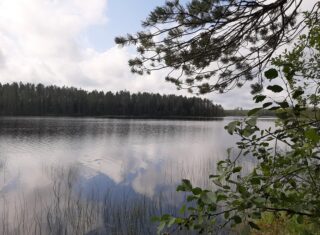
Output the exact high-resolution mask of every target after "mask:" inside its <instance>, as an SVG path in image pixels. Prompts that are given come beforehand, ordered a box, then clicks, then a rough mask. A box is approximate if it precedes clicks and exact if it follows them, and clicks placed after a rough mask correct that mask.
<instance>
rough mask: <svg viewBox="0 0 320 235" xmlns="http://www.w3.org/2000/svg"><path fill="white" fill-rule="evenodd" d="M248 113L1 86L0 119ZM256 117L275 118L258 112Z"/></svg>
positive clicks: (155, 97)
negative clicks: (4, 117)
mask: <svg viewBox="0 0 320 235" xmlns="http://www.w3.org/2000/svg"><path fill="white" fill-rule="evenodd" d="M247 113H248V110H245V109H242V108H236V109H233V110H225V109H224V108H223V107H222V106H221V105H218V104H214V103H213V102H212V101H211V100H208V99H202V98H199V97H185V96H177V95H160V94H154V93H147V92H143V93H141V92H139V93H133V94H131V93H130V92H128V91H119V92H115V93H112V92H110V91H108V92H103V91H97V90H94V91H90V92H89V91H85V90H82V89H78V88H74V87H65V86H63V87H58V86H44V85H43V84H36V85H35V84H31V83H26V84H24V83H21V82H20V83H16V82H14V83H11V84H9V83H7V84H1V83H0V116H6V117H9V116H11V117H39V116H41V117H92V118H117V119H160V120H166V119H167V120H215V119H217V118H221V117H228V116H233V117H237V116H240V117H241V116H246V115H247ZM259 116H267V117H268V116H275V113H274V112H273V111H269V110H261V111H260V113H259Z"/></svg>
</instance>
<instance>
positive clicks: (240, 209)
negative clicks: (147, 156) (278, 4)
mask: <svg viewBox="0 0 320 235" xmlns="http://www.w3.org/2000/svg"><path fill="white" fill-rule="evenodd" d="M317 17H318V16H317V15H315V14H306V21H305V22H306V25H307V26H308V32H307V34H305V35H301V36H300V37H299V40H298V42H297V43H296V44H295V45H294V46H293V49H292V50H290V51H288V50H286V51H285V52H284V53H283V55H281V56H278V57H277V58H274V59H273V60H272V68H270V69H269V70H267V71H266V72H265V73H264V76H265V77H266V79H269V80H270V83H271V85H269V86H267V89H266V90H264V91H261V92H260V93H258V94H256V95H255V96H254V100H255V102H256V103H257V104H260V106H259V107H257V108H255V109H252V110H250V111H249V113H248V117H247V118H246V119H245V120H244V121H233V122H231V123H229V124H228V125H227V126H226V127H225V128H226V130H227V131H228V132H229V133H230V134H232V135H237V136H238V137H239V141H238V142H237V146H238V150H239V151H238V152H239V153H238V154H237V155H235V156H234V155H233V154H232V151H228V153H229V154H228V158H227V159H225V160H223V161H220V162H219V163H218V165H217V173H216V174H215V175H211V176H210V178H211V180H212V182H213V183H214V184H215V188H214V189H213V190H212V189H202V188H198V187H196V186H193V185H192V183H191V182H190V181H188V180H186V179H185V180H183V182H182V184H181V185H179V186H178V188H177V190H178V191H183V192H186V193H187V194H188V196H187V199H188V202H189V203H188V204H187V205H186V206H185V207H183V208H184V212H185V213H186V216H181V217H178V218H175V217H172V216H169V215H164V216H163V217H161V218H159V221H160V228H166V227H167V228H169V230H170V229H175V228H179V227H186V228H188V229H193V230H196V231H198V232H212V231H214V230H215V229H217V228H221V227H224V226H226V225H231V226H234V225H237V224H248V226H250V227H251V228H252V229H254V230H259V225H258V224H257V221H258V220H259V219H261V218H262V215H263V214H265V213H267V212H270V213H272V214H274V215H275V216H276V215H278V214H279V213H281V214H285V215H286V216H288V217H289V218H291V219H292V220H295V221H296V223H298V224H303V223H304V221H308V223H312V224H314V225H315V226H318V227H319V226H320V121H319V116H318V110H319V105H320V103H319V102H320V100H319V98H320V96H319V92H320V81H319V78H320V20H319V19H318V18H317ZM263 108H268V109H269V110H276V111H277V112H276V115H277V121H276V125H275V126H274V127H269V128H267V129H261V128H260V127H259V125H258V124H257V119H256V117H255V115H256V114H257V113H258V112H259V110H262V109H263ZM307 109H309V113H308V115H306V110H307ZM310 112H311V113H310ZM310 114H311V115H310ZM250 164H251V166H250ZM243 167H247V168H248V167H249V168H250V169H251V170H250V171H249V173H248V174H245V173H244V171H243Z"/></svg>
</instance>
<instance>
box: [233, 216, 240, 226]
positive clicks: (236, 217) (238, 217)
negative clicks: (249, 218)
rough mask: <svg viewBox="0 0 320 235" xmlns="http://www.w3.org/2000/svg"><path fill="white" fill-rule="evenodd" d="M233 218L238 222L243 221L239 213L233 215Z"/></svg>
mask: <svg viewBox="0 0 320 235" xmlns="http://www.w3.org/2000/svg"><path fill="white" fill-rule="evenodd" d="M232 219H233V221H234V222H235V223H236V224H240V223H241V222H242V219H241V217H240V216H238V215H235V216H233V217H232Z"/></svg>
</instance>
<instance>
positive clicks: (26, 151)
mask: <svg viewBox="0 0 320 235" xmlns="http://www.w3.org/2000/svg"><path fill="white" fill-rule="evenodd" d="M228 122H229V120H227V121H209V122H205V121H203V122H202V121H199V122H197V121H156V120H116V119H89V118H88V119H85V118H84V119H80V118H79V119H72V118H34V119H33V118H29V119H28V118H18V119H0V129H1V133H0V156H5V157H6V158H7V159H8V170H9V172H10V174H11V177H12V178H14V177H15V175H16V174H17V172H20V174H21V184H22V185H23V186H24V188H27V189H28V190H32V188H36V187H41V185H44V186H45V185H47V184H48V181H46V180H45V179H43V177H42V172H41V168H42V167H43V165H52V166H55V165H63V166H72V165H74V164H76V165H77V164H80V165H82V167H81V172H80V173H81V174H83V176H84V178H85V177H87V179H88V180H89V179H92V178H93V177H95V176H97V175H101V174H102V175H105V176H106V177H108V178H109V179H110V180H112V181H113V182H114V183H115V185H130V186H131V187H132V188H133V189H134V190H135V191H136V192H137V193H139V194H145V195H148V196H149V197H152V196H153V195H155V193H156V192H157V190H158V189H159V188H162V189H163V188H165V190H168V191H170V190H172V189H173V188H174V185H176V184H177V183H178V182H179V181H180V179H181V178H185V177H188V178H191V179H192V180H194V181H195V182H198V183H199V184H201V182H203V179H202V178H203V171H204V170H203V169H204V168H209V165H208V162H214V161H216V160H217V159H219V158H221V157H224V156H225V149H226V148H227V147H229V146H232V145H233V144H234V142H235V139H234V138H231V137H230V136H229V135H228V134H226V132H225V130H224V128H223V127H224V125H225V124H226V123H228ZM211 170H214V169H211V168H210V169H207V171H211ZM207 171H206V172H207ZM162 186H164V187H162ZM114 187H116V186H114Z"/></svg>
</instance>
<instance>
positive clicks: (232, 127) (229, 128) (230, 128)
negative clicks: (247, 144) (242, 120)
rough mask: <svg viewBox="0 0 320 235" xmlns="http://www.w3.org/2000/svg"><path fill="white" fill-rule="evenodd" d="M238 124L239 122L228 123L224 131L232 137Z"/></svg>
mask: <svg viewBox="0 0 320 235" xmlns="http://www.w3.org/2000/svg"><path fill="white" fill-rule="evenodd" d="M238 124H239V121H233V122H230V123H229V124H228V125H227V126H225V127H224V129H226V130H227V131H228V133H229V134H230V135H232V134H233V132H234V131H235V129H236V127H237V125H238Z"/></svg>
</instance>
